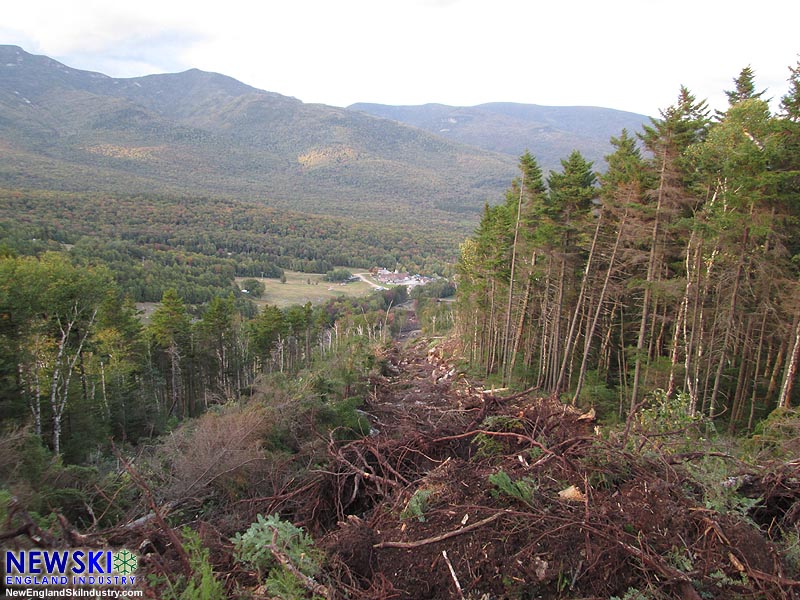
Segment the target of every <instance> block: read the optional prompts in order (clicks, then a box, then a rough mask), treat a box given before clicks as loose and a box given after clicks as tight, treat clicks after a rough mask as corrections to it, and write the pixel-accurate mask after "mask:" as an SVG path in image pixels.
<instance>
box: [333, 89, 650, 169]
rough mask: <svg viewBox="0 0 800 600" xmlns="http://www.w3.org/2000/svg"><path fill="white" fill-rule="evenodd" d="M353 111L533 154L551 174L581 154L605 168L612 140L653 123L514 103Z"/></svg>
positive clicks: (357, 107) (358, 107)
mask: <svg viewBox="0 0 800 600" xmlns="http://www.w3.org/2000/svg"><path fill="white" fill-rule="evenodd" d="M348 108H350V109H351V110H354V111H359V112H364V113H367V114H371V115H375V116H378V117H383V118H386V119H391V120H394V121H397V122H401V123H407V124H409V125H413V126H414V127H419V128H421V129H424V130H426V131H429V132H432V133H435V134H436V135H441V136H443V137H445V138H447V139H449V140H452V141H454V142H459V143H462V144H469V145H471V146H475V147H478V148H483V149H484V150H490V151H492V152H501V153H504V154H509V155H511V156H515V157H516V156H520V155H521V154H523V153H524V152H525V151H526V150H530V151H531V153H532V154H533V155H534V156H536V157H537V159H538V160H539V162H540V163H541V164H542V166H543V167H544V168H545V170H548V169H558V168H559V167H560V160H561V159H562V158H566V157H567V156H568V155H569V154H570V152H572V151H573V150H580V151H581V153H582V154H583V155H584V156H585V157H587V158H588V159H590V160H592V161H595V163H596V165H597V167H598V168H601V167H602V162H603V157H604V156H605V155H606V154H609V153H610V152H611V151H612V148H611V145H610V144H609V140H610V139H611V137H612V136H618V135H619V134H620V132H621V131H622V129H623V128H626V129H628V131H629V132H631V133H633V132H636V131H638V130H640V129H641V126H642V124H643V123H648V122H649V119H648V117H646V116H644V115H639V114H636V113H630V112H624V111H620V110H613V109H610V108H599V107H593V106H539V105H535V104H515V103H511V102H494V103H490V104H481V105H478V106H471V107H458V106H446V105H443V104H425V105H421V106H388V105H384V104H366V103H364V104H353V105H351V106H350V107H348Z"/></svg>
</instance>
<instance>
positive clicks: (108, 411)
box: [0, 252, 406, 462]
mask: <svg viewBox="0 0 800 600" xmlns="http://www.w3.org/2000/svg"><path fill="white" fill-rule="evenodd" d="M405 299H406V295H405V290H404V288H403V289H396V290H385V291H383V292H381V293H376V294H373V295H372V296H370V297H367V298H363V299H337V300H332V301H330V302H328V303H327V304H325V305H322V306H319V307H312V306H311V305H310V304H306V305H305V306H293V307H289V308H286V309H279V308H277V307H275V306H271V305H267V306H265V307H264V308H263V309H262V310H260V311H255V312H254V313H253V314H251V313H250V311H249V310H246V308H247V307H245V306H243V305H242V304H241V303H240V302H239V301H238V300H237V299H236V298H235V297H234V295H233V294H227V295H224V294H223V295H218V296H215V297H213V298H212V299H211V300H210V301H209V302H208V303H207V304H205V305H204V306H203V307H201V308H200V309H199V310H194V309H193V308H192V307H191V305H189V304H187V303H186V302H185V301H184V299H183V298H181V296H180V295H179V294H178V293H177V292H176V291H175V290H174V289H168V290H166V291H165V292H164V294H163V297H162V298H161V302H160V304H159V306H158V307H157V308H156V310H155V312H154V313H153V314H152V315H151V316H150V317H149V320H148V321H146V322H143V320H142V318H141V315H140V314H139V312H138V311H137V309H136V307H135V304H134V303H133V302H132V301H131V300H130V299H129V298H127V297H125V296H124V295H123V294H122V293H121V292H120V290H119V287H118V286H117V285H116V283H115V281H114V277H113V275H112V272H111V271H110V270H109V269H108V268H107V267H105V266H103V265H97V266H87V265H85V264H81V263H78V262H76V261H73V260H71V259H70V257H69V256H67V255H66V254H65V253H63V252H45V253H43V254H41V255H39V256H17V255H14V254H11V253H6V255H5V256H3V257H2V258H0V419H2V422H3V424H4V427H6V428H7V427H9V426H12V425H15V426H17V427H23V426H25V425H26V424H29V425H30V427H31V429H32V431H33V433H35V434H36V435H37V436H39V437H40V438H41V439H42V440H43V441H44V442H45V443H46V444H47V445H49V447H50V448H51V449H52V450H53V452H54V453H55V454H57V455H63V456H64V457H65V458H66V459H67V460H69V461H71V462H81V461H84V460H86V458H87V457H88V456H89V455H90V454H91V453H92V452H95V451H96V450H97V449H98V448H100V449H102V448H105V447H106V446H107V444H108V442H109V440H111V439H113V440H116V441H117V442H136V441H137V440H139V439H141V438H143V437H144V438H149V437H152V436H154V435H157V434H159V433H162V432H164V431H166V430H168V429H169V428H171V427H173V426H174V425H175V424H177V423H178V422H180V421H182V420H183V419H186V418H190V417H195V416H198V415H200V414H202V413H203V412H205V411H207V410H208V409H209V408H210V407H213V406H215V405H219V404H224V403H226V402H229V401H242V400H244V399H245V398H246V397H247V396H248V395H249V394H250V393H251V391H252V390H253V389H254V388H253V386H254V384H255V383H256V381H257V379H258V378H259V377H260V376H261V375H262V374H265V373H273V372H276V373H285V374H287V375H288V374H291V373H295V372H297V371H298V370H299V369H301V368H304V367H306V366H308V365H309V364H310V363H311V361H312V360H314V359H315V357H318V356H321V355H326V354H327V353H330V352H333V351H336V350H337V349H338V348H339V346H340V345H342V344H346V343H349V341H350V340H352V339H353V338H356V337H359V338H360V337H363V338H365V339H370V340H379V339H384V338H385V337H386V336H388V335H391V332H392V331H393V330H395V331H396V330H397V328H398V327H399V326H400V325H401V323H400V321H401V319H400V317H398V316H397V315H395V314H394V313H392V312H391V311H390V309H391V307H393V306H396V305H397V304H400V303H402V302H403V301H405Z"/></svg>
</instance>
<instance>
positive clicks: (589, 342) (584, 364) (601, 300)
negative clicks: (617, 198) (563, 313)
mask: <svg viewBox="0 0 800 600" xmlns="http://www.w3.org/2000/svg"><path fill="white" fill-rule="evenodd" d="M627 216H628V213H627V211H626V212H625V214H624V215H623V216H622V220H621V221H620V223H619V225H618V227H617V237H616V239H615V240H614V249H613V250H612V251H611V258H610V259H609V261H608V269H607V270H606V276H605V278H604V279H603V288H602V289H601V290H600V297H599V298H598V299H597V307H596V308H595V312H594V317H593V318H592V323H591V326H590V327H589V330H588V331H587V333H586V339H585V340H584V341H583V357H582V358H581V368H580V371H579V372H578V383H577V385H576V387H575V393H574V395H573V396H572V404H575V403H576V402H577V401H578V396H580V393H581V389H582V388H583V384H584V382H585V381H586V367H587V363H588V360H589V350H590V349H591V346H592V337H594V331H595V329H596V327H597V322H598V321H599V320H600V314H601V312H602V310H603V303H604V302H605V297H606V292H607V291H608V282H609V281H610V280H611V273H612V272H613V271H614V263H615V262H616V258H617V250H618V249H619V242H620V239H622V230H623V228H624V226H625V219H626V218H627ZM612 322H613V318H612ZM610 331H611V328H610V327H609V332H610Z"/></svg>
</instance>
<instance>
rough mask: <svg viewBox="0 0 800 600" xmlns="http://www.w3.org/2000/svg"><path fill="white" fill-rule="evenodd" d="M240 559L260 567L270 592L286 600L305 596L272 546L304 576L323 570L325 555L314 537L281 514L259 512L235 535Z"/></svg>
mask: <svg viewBox="0 0 800 600" xmlns="http://www.w3.org/2000/svg"><path fill="white" fill-rule="evenodd" d="M233 544H234V553H235V556H236V559H237V560H238V561H240V562H242V563H244V564H245V565H247V566H249V567H251V568H254V569H256V571H258V574H259V577H260V579H262V580H264V585H265V586H266V587H267V590H269V592H270V594H272V595H273V596H277V597H279V598H285V599H286V600H289V599H293V598H298V597H301V596H300V595H298V593H297V590H302V589H303V588H302V586H301V585H300V583H299V582H298V581H297V578H296V577H295V576H294V575H293V574H292V573H291V572H290V571H288V570H287V569H285V567H284V566H283V565H281V564H280V563H279V562H278V561H277V560H276V559H275V557H274V555H273V554H272V551H271V547H272V545H273V544H274V546H275V548H276V549H277V550H278V551H279V552H280V553H281V554H283V555H284V556H285V557H286V558H287V559H288V560H289V561H290V562H291V564H292V565H293V566H294V567H296V568H297V570H298V571H300V572H301V573H302V574H303V575H306V576H308V577H314V576H315V575H317V573H318V572H319V571H320V568H321V564H322V554H321V552H320V551H319V550H317V548H315V547H314V541H313V540H312V539H311V537H310V536H309V535H308V534H307V533H306V532H305V531H303V530H302V529H301V528H299V527H295V526H294V525H293V524H292V523H289V522H288V521H283V520H281V518H280V517H279V516H278V515H277V514H274V515H270V516H269V517H266V518H265V517H264V516H263V515H258V518H257V520H256V522H255V523H253V524H252V525H250V527H249V529H248V530H247V531H245V532H244V533H238V534H236V536H234V538H233Z"/></svg>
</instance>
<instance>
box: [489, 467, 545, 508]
mask: <svg viewBox="0 0 800 600" xmlns="http://www.w3.org/2000/svg"><path fill="white" fill-rule="evenodd" d="M489 483H491V484H492V485H494V486H495V487H496V488H497V490H492V495H493V496H495V497H497V496H500V495H504V496H509V497H510V498H514V499H515V500H519V501H520V502H522V503H523V504H526V505H528V506H530V507H533V496H534V494H535V493H536V490H537V489H539V484H538V482H537V481H536V480H535V479H533V478H532V477H523V478H522V479H518V480H516V481H513V480H512V479H511V477H509V475H508V473H506V472H505V471H498V472H497V473H493V474H492V475H489Z"/></svg>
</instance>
